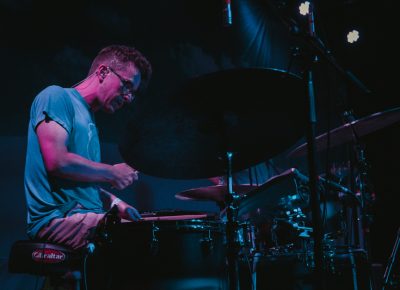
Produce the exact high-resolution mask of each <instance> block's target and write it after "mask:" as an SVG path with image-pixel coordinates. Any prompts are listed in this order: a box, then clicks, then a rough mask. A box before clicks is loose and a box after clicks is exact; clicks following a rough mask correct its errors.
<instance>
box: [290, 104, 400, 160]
mask: <svg viewBox="0 0 400 290" xmlns="http://www.w3.org/2000/svg"><path fill="white" fill-rule="evenodd" d="M398 121H400V107H397V108H394V109H390V110H387V111H384V112H378V113H374V114H372V115H369V116H367V117H364V118H361V119H358V120H355V121H353V122H350V123H346V124H344V125H343V126H340V127H338V128H335V129H333V130H331V131H330V147H335V146H338V145H342V144H344V143H348V142H351V141H353V140H354V139H355V135H354V133H355V134H356V136H357V137H361V136H364V135H367V134H370V133H372V132H374V131H377V130H379V129H382V128H384V127H387V126H389V125H392V124H394V123H396V122H398ZM327 139H328V132H326V133H324V134H321V135H319V136H318V137H316V138H315V149H316V151H317V152H318V151H323V150H326V149H327ZM306 153H307V142H306V143H304V144H302V145H300V146H298V147H297V148H295V149H294V150H292V151H291V152H290V153H289V154H288V157H300V156H304V155H305V154H306Z"/></svg>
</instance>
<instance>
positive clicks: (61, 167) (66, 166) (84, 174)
mask: <svg viewBox="0 0 400 290" xmlns="http://www.w3.org/2000/svg"><path fill="white" fill-rule="evenodd" d="M112 167H113V166H112V165H109V164H104V163H100V162H94V161H91V160H88V159H86V158H84V157H82V156H79V155H77V154H74V153H70V152H68V153H66V154H65V155H64V156H63V157H60V161H59V162H58V165H57V167H56V168H55V169H54V170H53V171H52V172H50V174H53V175H55V176H58V177H62V178H67V179H71V180H76V181H83V182H111V181H112V180H113V178H114V176H113V170H112Z"/></svg>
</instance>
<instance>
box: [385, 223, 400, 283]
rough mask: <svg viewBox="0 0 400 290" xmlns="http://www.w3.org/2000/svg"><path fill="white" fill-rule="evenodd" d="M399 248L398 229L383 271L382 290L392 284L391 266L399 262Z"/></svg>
mask: <svg viewBox="0 0 400 290" xmlns="http://www.w3.org/2000/svg"><path fill="white" fill-rule="evenodd" d="M399 247H400V228H399V229H398V231H397V237H396V241H395V243H394V246H393V250H392V254H391V255H390V257H389V261H388V264H387V267H386V270H385V274H384V275H383V287H382V290H385V289H386V287H387V286H392V285H391V284H392V283H393V281H392V279H393V277H392V275H393V273H392V271H393V265H394V264H395V262H398V260H400V257H399Z"/></svg>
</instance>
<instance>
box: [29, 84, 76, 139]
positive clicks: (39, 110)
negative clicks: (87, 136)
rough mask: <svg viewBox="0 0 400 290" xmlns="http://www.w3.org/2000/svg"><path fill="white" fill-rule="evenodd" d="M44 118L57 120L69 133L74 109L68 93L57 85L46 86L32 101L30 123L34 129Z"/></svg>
mask: <svg viewBox="0 0 400 290" xmlns="http://www.w3.org/2000/svg"><path fill="white" fill-rule="evenodd" d="M45 119H50V120H53V121H55V122H57V123H58V124H59V125H61V126H62V127H63V128H64V129H65V130H66V131H67V132H68V134H70V133H71V130H72V124H73V119H74V109H73V105H72V102H71V99H70V97H69V95H68V94H67V92H66V91H65V90H64V89H63V88H61V87H58V86H50V87H47V88H46V89H44V90H43V91H41V92H40V93H39V94H38V95H37V96H36V98H35V100H34V101H33V104H32V108H31V124H32V126H33V128H34V130H36V128H37V126H38V125H39V124H40V122H42V121H43V120H45Z"/></svg>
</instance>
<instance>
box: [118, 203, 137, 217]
mask: <svg viewBox="0 0 400 290" xmlns="http://www.w3.org/2000/svg"><path fill="white" fill-rule="evenodd" d="M117 208H118V216H119V217H120V218H121V219H126V220H130V221H138V220H140V219H141V218H142V217H141V216H140V214H139V212H138V211H137V209H136V208H134V207H133V206H130V205H129V204H127V203H126V202H124V201H122V200H121V201H120V202H118V203H117Z"/></svg>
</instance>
